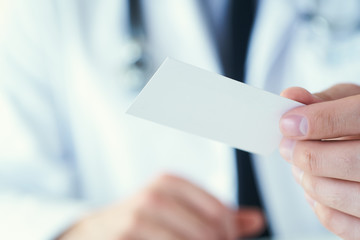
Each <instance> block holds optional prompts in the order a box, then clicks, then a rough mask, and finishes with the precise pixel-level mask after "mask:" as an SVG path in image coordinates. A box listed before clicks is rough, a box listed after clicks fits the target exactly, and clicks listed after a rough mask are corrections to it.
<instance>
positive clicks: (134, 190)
mask: <svg viewBox="0 0 360 240" xmlns="http://www.w3.org/2000/svg"><path fill="white" fill-rule="evenodd" d="M3 1H4V0H3ZM131 2H133V3H134V2H135V1H129V2H126V1H115V0H107V1H101V2H96V1H88V2H82V1H55V0H53V1H43V0H34V1H31V2H30V1H21V0H16V1H8V2H6V1H4V3H3V7H2V8H1V9H2V10H1V11H2V13H3V14H1V16H2V18H3V20H2V21H1V22H2V25H1V31H0V34H1V37H0V53H1V54H0V68H1V71H0V73H1V88H0V89H1V94H0V96H1V101H0V102H1V104H2V106H1V108H0V109H1V111H2V112H1V116H2V118H1V120H0V121H1V122H0V127H1V133H2V134H1V136H0V139H1V145H0V146H1V150H0V177H1V181H0V186H1V188H0V189H1V192H0V208H1V209H2V210H1V213H2V214H1V215H0V222H1V226H5V227H3V228H2V230H1V231H0V238H4V239H22V238H27V239H28V238H33V239H49V238H57V239H184V238H185V239H235V238H237V237H247V236H249V235H255V234H258V233H260V232H261V231H262V230H263V228H264V226H265V219H264V215H263V213H261V211H259V209H254V208H240V209H239V210H235V209H236V208H235V207H234V206H236V197H237V196H236V189H237V187H236V185H237V183H236V178H237V177H236V172H235V171H236V168H237V167H236V166H235V161H234V152H233V150H232V149H229V148H227V147H226V146H224V145H221V144H218V143H214V142H211V141H208V140H205V139H201V138H197V137H194V136H189V135H187V134H184V133H180V132H177V131H173V130H169V129H166V128H162V127H160V126H156V125H153V124H151V123H148V122H144V121H141V120H138V119H134V118H130V117H128V116H126V115H125V114H124V112H125V110H126V109H127V107H128V106H129V104H130V103H131V102H132V100H133V99H134V97H135V96H136V94H137V92H138V89H139V88H141V86H142V85H143V84H144V81H143V80H144V79H145V77H144V76H145V75H146V76H148V75H150V72H151V71H153V70H154V69H156V66H158V65H159V64H160V63H161V61H162V60H163V59H164V58H165V57H166V56H170V57H174V58H176V59H179V60H182V61H185V62H188V63H191V64H194V65H197V66H200V67H203V68H206V69H209V70H212V71H215V72H218V73H226V72H227V73H228V71H226V69H225V68H226V66H228V65H227V64H224V65H222V62H221V59H223V61H224V62H225V63H226V59H229V58H227V57H226V56H228V55H227V54H229V52H227V51H229V49H226V46H227V45H228V42H227V41H226V39H227V38H226V35H227V32H226V31H230V30H231V29H227V28H226V27H224V26H227V24H228V23H227V21H229V19H227V18H226V16H227V14H228V12H227V11H229V10H231V9H232V5H231V4H234V2H243V1H233V2H232V3H230V1H191V0H182V1H180V0H176V1H175V0H173V1H166V0H157V1H156V4H155V3H154V1H141V10H142V14H141V16H142V19H141V17H140V18H139V17H138V18H135V19H134V18H133V17H132V16H134V15H131V14H130V15H131V16H130V17H129V13H130V12H131V11H129V5H131ZM244 2H245V1H244ZM310 2H311V1H310ZM324 2H326V1H324ZM334 2H335V3H334ZM351 2H352V4H343V3H341V2H340V6H341V7H342V8H346V7H347V8H346V10H348V11H343V12H344V14H345V15H342V17H344V16H347V15H348V16H353V14H347V13H349V11H350V13H351V12H352V10H354V9H357V8H356V7H354V6H357V5H354V4H356V1H351ZM295 3H297V1H285V0H276V1H266V0H263V1H258V3H257V14H256V20H255V24H254V28H253V30H252V34H251V39H250V45H249V50H248V57H247V64H246V66H247V67H246V69H247V73H246V82H247V83H249V84H251V85H253V86H256V87H261V88H264V89H267V90H269V91H272V92H274V93H280V91H281V90H282V89H285V88H287V87H290V86H294V85H299V86H302V87H304V88H306V89H308V90H310V91H311V92H316V91H317V92H319V91H321V90H323V89H325V88H327V87H330V86H332V85H334V84H335V83H339V82H344V81H346V82H355V83H356V77H357V76H358V73H357V71H358V70H357V69H358V68H356V67H354V66H356V64H354V65H352V64H353V63H356V60H357V55H356V54H354V52H356V51H355V50H356V49H357V48H354V46H355V45H356V44H355V43H356V41H357V39H358V34H357V31H355V30H353V29H352V28H350V27H349V26H352V24H351V23H353V22H356V21H357V20H356V19H355V20H354V19H351V21H348V22H350V23H344V24H343V25H342V26H341V27H339V28H340V29H342V30H346V31H345V33H343V32H341V33H340V35H341V38H340V39H335V40H334V38H333V37H332V36H329V35H330V34H333V32H332V30H326V29H327V28H326V24H328V22H329V20H328V19H331V16H333V15H334V14H333V15H331V13H334V12H336V13H337V12H338V11H337V10H338V8H339V6H337V5H336V1H333V3H332V4H324V3H322V4H323V5H319V6H317V8H316V9H317V10H318V11H317V12H316V11H314V9H313V8H310V7H308V6H306V8H305V10H304V12H305V14H303V12H302V10H303V9H304V7H302V6H298V5H297V4H295ZM228 4H229V5H228ZM204 6H207V8H205V7H204ZM329 6H331V7H329ZM349 6H350V7H349ZM299 9H300V10H301V11H299ZM309 9H310V10H309ZM319 9H320V10H321V11H320V10H319ZM324 9H325V10H324ZM334 9H336V11H334ZM279 13H281V14H279ZM238 15H240V14H238ZM323 15H324V16H323ZM328 15H330V18H329V16H328ZM135 16H136V14H135ZM184 16H186V17H184ZM241 16H242V15H241ZM335 16H337V15H336V14H335ZM129 19H130V20H129ZM337 20H338V18H337ZM240 22H241V21H240ZM129 23H131V24H130V25H131V28H130V29H129ZM237 23H239V22H237ZM355 25H356V24H355ZM142 26H145V28H144V29H142ZM344 26H345V27H344ZM331 27H332V28H329V29H333V26H331ZM346 27H347V28H346ZM235 28H236V25H235ZM318 28H320V29H321V30H322V31H323V29H322V28H325V30H326V31H328V32H325V33H318V32H319V31H318V30H319V29H318ZM314 29H315V30H314ZM315 31H317V32H316V33H314V32H315ZM240 37H241V36H240ZM325 43H326V44H325ZM239 45H241V44H237V46H239ZM240 47H241V46H240ZM218 49H221V50H222V51H220V52H218ZM349 49H351V51H349ZM329 50H331V51H335V52H330V53H332V54H335V55H334V56H335V57H334V56H333V55H331V56H330V57H332V58H330V60H331V62H330V63H329V62H328V60H329V59H327V57H328V55H327V53H328V51H329ZM230 52H231V50H230ZM343 55H345V57H344V56H343ZM338 56H341V58H340V57H338ZM139 59H140V60H141V61H139ZM224 59H225V60H224ZM224 62H223V63H224ZM134 63H135V64H134ZM236 63H238V62H236ZM304 63H305V64H304ZM236 66H239V65H236ZM139 69H140V70H141V71H139ZM231 69H236V67H235V68H234V67H232V68H231ZM148 72H149V73H148ZM344 73H346V74H344ZM357 93H358V87H357V86H355V85H336V86H335V87H334V88H330V89H329V90H327V91H324V92H321V93H319V94H316V95H312V94H310V93H309V92H307V91H305V90H304V89H301V88H290V89H288V90H286V91H285V92H283V96H285V97H288V98H292V99H294V100H297V101H300V102H303V103H304V104H308V105H309V106H304V107H301V108H297V109H294V110H292V111H290V112H289V113H287V114H286V115H284V118H283V119H282V120H281V122H280V129H281V130H282V132H283V134H284V136H285V138H284V140H283V141H282V144H281V145H280V152H281V154H282V155H283V157H284V158H286V159H287V160H289V161H290V162H291V163H292V164H293V165H295V166H296V167H297V168H294V173H295V174H294V175H295V176H298V177H297V179H298V182H300V183H301V186H303V187H304V189H305V190H306V192H307V198H308V200H309V202H310V203H311V204H310V206H309V205H308V204H307V202H306V200H305V198H304V197H303V196H302V195H303V193H302V190H301V188H300V187H298V186H296V181H295V180H293V179H292V178H291V172H290V171H289V170H290V169H289V167H290V166H289V165H288V164H287V163H286V162H285V161H283V160H281V158H280V155H279V154H278V153H275V154H273V155H271V156H270V157H268V158H267V159H264V158H263V157H260V156H253V161H254V162H253V163H254V168H255V172H256V179H257V182H258V186H259V189H260V190H261V197H262V199H263V205H264V206H263V207H264V208H265V212H266V218H267V224H268V225H269V227H270V229H271V232H272V234H273V235H274V236H276V237H283V238H285V239H290V238H291V239H293V238H294V237H295V236H302V237H304V238H305V237H307V236H310V235H314V234H319V233H320V234H325V236H328V235H327V234H328V233H327V231H326V230H325V229H324V228H323V227H322V225H321V223H323V224H324V225H325V227H327V228H328V229H329V230H330V231H332V232H334V233H335V234H337V235H339V236H341V237H343V238H346V239H357V238H358V236H359V233H357V232H356V231H357V226H358V218H357V216H358V214H357V208H358V207H357V205H356V201H352V199H356V190H355V189H356V187H357V182H356V181H357V180H358V179H357V178H356V174H355V172H356V158H355V156H356V144H357V142H356V141H355V140H354V136H355V139H356V135H357V132H356V129H357V128H356V115H354V114H356V111H354V110H355V109H356V100H357V96H356V94H357ZM344 104H346V105H345V106H349V108H345V107H343V106H344ZM352 106H353V107H354V109H352ZM342 114H344V115H345V116H343V115H342ZM349 136H352V139H353V140H352V141H349V139H350V138H349ZM339 137H341V138H339ZM324 139H326V140H330V139H331V140H332V141H323V140H324ZM314 140H322V141H314ZM335 140H336V141H335ZM344 140H346V141H344ZM325 161H326V163H327V164H324V163H325ZM329 162H330V164H328V163H329ZM300 169H301V170H300ZM162 172H167V174H163V175H161V173H162ZM158 175H160V177H157V178H155V176H158ZM154 178H155V180H151V179H154ZM344 180H345V181H344ZM242 190H243V189H239V192H242ZM352 194H353V195H352ZM311 206H312V207H311ZM312 208H313V209H314V210H315V212H316V214H317V215H318V216H319V219H320V222H321V223H320V222H319V221H318V220H317V218H316V216H315V215H314V214H313V212H312Z"/></svg>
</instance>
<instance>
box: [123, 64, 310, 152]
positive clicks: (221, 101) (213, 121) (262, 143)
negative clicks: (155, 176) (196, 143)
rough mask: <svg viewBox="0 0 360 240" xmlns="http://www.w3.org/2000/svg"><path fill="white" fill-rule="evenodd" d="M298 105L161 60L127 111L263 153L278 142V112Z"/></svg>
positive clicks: (282, 98) (276, 96)
mask: <svg viewBox="0 0 360 240" xmlns="http://www.w3.org/2000/svg"><path fill="white" fill-rule="evenodd" d="M301 105H303V104H301V103H298V102H295V101H293V100H290V99H287V98H284V97H281V96H278V95H275V94H272V93H269V92H266V91H263V90H260V89H257V88H254V87H251V86H249V85H246V84H243V83H240V82H238V81H235V80H233V79H230V78H227V77H224V76H221V75H218V74H215V73H212V72H209V71H206V70H203V69H200V68H198V67H195V66H192V65H189V64H186V63H182V62H179V61H176V60H173V59H167V60H165V61H164V63H163V64H162V65H161V66H160V68H159V69H158V71H157V72H156V73H155V74H154V76H153V77H152V78H151V80H150V81H149V83H148V84H147V85H146V86H145V88H144V89H143V90H142V91H141V93H140V94H139V96H138V97H137V98H136V100H135V102H134V103H133V104H132V105H131V106H130V108H129V109H128V111H127V113H128V114H131V115H134V116H136V117H139V118H143V119H147V120H150V121H153V122H155V123H159V124H162V125H165V126H169V127H172V128H176V129H179V130H182V131H185V132H188V133H192V134H196V135H199V136H201V137H205V138H209V139H212V140H215V141H219V142H222V143H225V144H227V145H229V146H231V147H234V148H238V149H241V150H245V151H249V152H252V153H257V154H262V155H268V154H270V153H272V152H273V151H274V150H275V149H276V148H277V147H278V145H279V143H280V141H281V138H282V135H281V133H280V130H279V120H280V118H281V116H282V115H283V114H284V113H285V112H286V111H288V110H290V109H291V108H294V107H298V106H301ZM169 141H171V139H169Z"/></svg>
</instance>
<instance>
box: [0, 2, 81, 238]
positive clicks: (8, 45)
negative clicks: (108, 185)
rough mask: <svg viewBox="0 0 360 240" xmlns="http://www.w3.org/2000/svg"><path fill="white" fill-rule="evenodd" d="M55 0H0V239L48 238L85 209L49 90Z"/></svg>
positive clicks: (55, 47)
mask: <svg viewBox="0 0 360 240" xmlns="http://www.w3.org/2000/svg"><path fill="white" fill-rule="evenodd" d="M54 3H55V1H37V0H36V1H18V0H11V1H4V0H0V5H1V6H0V18H1V20H0V239H53V238H55V237H56V236H57V235H58V234H60V233H61V232H62V231H64V230H65V229H66V228H68V227H69V226H70V225H71V224H73V223H74V222H75V221H76V220H77V219H79V218H80V217H81V216H82V215H83V214H85V212H86V211H87V209H88V208H87V205H86V202H85V201H84V200H82V198H81V196H80V195H79V194H78V191H77V190H78V187H79V181H78V178H77V172H76V170H75V165H76V164H75V162H74V161H75V159H74V158H73V157H72V154H71V148H70V147H69V141H68V140H69V139H66V136H69V134H68V135H66V134H64V133H65V132H68V131H69V129H68V128H66V127H65V126H66V124H64V122H66V116H65V113H64V111H60V110H59V109H60V107H59V104H58V103H57V99H56V97H54V95H53V94H52V91H53V87H54V81H55V80H54V78H53V77H52V76H53V73H54V72H56V71H55V70H54V69H55V67H59V66H58V63H59V62H61V38H60V34H61V31H60V29H61V27H60V24H59V21H57V19H56V16H57V14H56V11H55V10H56V6H55V4H54ZM53 70H54V71H53ZM57 73H59V74H60V73H61V70H59V71H57ZM60 75H61V74H60Z"/></svg>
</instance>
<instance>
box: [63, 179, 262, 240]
mask: <svg viewBox="0 0 360 240" xmlns="http://www.w3.org/2000/svg"><path fill="white" fill-rule="evenodd" d="M264 225H265V223H264V217H263V215H262V213H261V212H260V211H259V210H257V209H242V210H238V211H234V210H231V209H228V208H227V207H225V206H224V205H223V204H221V203H220V202H219V201H218V200H217V199H215V198H214V197H212V196H211V195H209V194H208V193H206V192H205V191H203V190H202V189H200V188H198V187H197V186H194V185H193V184H191V183H190V182H188V181H186V180H184V179H181V178H179V177H175V176H171V175H163V176H161V177H159V178H158V179H156V180H155V181H154V182H153V183H152V184H150V185H149V186H148V187H146V188H145V189H144V190H143V191H141V192H140V193H138V194H137V195H136V196H134V197H133V198H131V199H129V200H128V201H125V202H123V203H120V204H116V205H114V206H110V207H108V208H106V209H103V210H101V211H98V212H95V213H94V214H92V215H90V216H88V217H86V218H84V219H83V220H81V221H79V222H78V223H77V224H75V225H74V226H73V227H72V228H71V229H69V230H68V231H67V232H65V233H64V234H63V235H62V236H61V237H60V238H59V240H72V239H76V240H82V239H86V240H95V239H96V240H97V239H101V240H125V239H126V240H132V239H141V240H146V239H151V240H153V239H156V240H162V239H164V240H165V239H166V240H172V239H174V240H177V239H195V240H197V239H199V240H212V239H214V240H215V239H219V240H224V239H225V240H226V239H228V240H235V239H237V238H239V237H247V236H251V235H256V234H259V233H261V231H262V230H263V228H264Z"/></svg>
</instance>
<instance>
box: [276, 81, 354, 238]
mask: <svg viewBox="0 0 360 240" xmlns="http://www.w3.org/2000/svg"><path fill="white" fill-rule="evenodd" d="M359 94H360V87H359V86H357V85H353V84H340V85H335V86H334V87H332V88H330V89H328V90H326V91H323V92H321V93H317V94H314V95H312V94H310V93H309V92H308V91H306V90H305V89H302V88H289V89H287V90H285V91H284V92H283V93H282V96H284V97H287V98H290V99H293V100H296V101H299V102H302V103H304V104H308V106H303V107H299V108H295V109H293V110H290V111H289V112H287V113H286V114H284V116H283V117H282V119H281V121H280V129H281V131H282V133H283V135H284V139H283V140H282V142H281V144H280V153H281V154H282V156H283V157H284V158H285V159H286V160H287V161H289V162H290V163H291V164H293V165H294V167H293V174H294V176H295V178H296V179H297V181H298V182H299V183H300V184H301V186H302V187H303V188H304V190H305V195H306V197H307V199H308V201H309V203H310V204H311V206H312V207H313V209H314V211H315V213H316V214H317V216H318V217H319V219H320V221H321V222H322V223H323V225H324V226H325V227H326V228H327V229H329V230H330V231H332V232H333V233H335V234H336V235H338V236H340V237H341V238H344V239H360V141H359V139H360V95H359Z"/></svg>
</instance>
